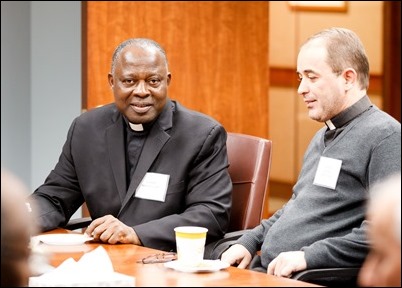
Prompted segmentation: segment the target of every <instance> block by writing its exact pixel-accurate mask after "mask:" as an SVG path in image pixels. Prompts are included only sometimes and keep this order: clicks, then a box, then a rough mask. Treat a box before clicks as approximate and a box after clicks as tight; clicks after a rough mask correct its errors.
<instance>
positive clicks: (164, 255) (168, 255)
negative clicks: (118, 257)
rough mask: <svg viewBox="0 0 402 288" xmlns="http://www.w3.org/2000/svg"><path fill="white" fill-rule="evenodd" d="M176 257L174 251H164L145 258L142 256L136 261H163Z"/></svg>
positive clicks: (148, 262)
mask: <svg viewBox="0 0 402 288" xmlns="http://www.w3.org/2000/svg"><path fill="white" fill-rule="evenodd" d="M176 259H177V255H176V253H175V252H166V253H158V254H152V255H149V256H147V257H145V258H142V259H141V260H138V261H137V263H143V264H152V263H165V262H169V261H173V260H176Z"/></svg>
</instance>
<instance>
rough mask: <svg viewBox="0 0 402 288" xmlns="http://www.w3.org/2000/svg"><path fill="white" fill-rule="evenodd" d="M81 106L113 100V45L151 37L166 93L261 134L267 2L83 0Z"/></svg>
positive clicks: (234, 127)
mask: <svg viewBox="0 0 402 288" xmlns="http://www.w3.org/2000/svg"><path fill="white" fill-rule="evenodd" d="M82 15H83V25H84V31H83V47H84V51H83V55H84V56H83V58H84V59H83V75H84V79H83V108H84V109H91V108H93V107H96V106H98V105H104V104H106V103H110V102H112V101H113V100H114V99H113V95H112V92H111V90H110V88H109V86H108V83H107V74H108V72H109V70H110V64H111V58H112V54H113V51H114V49H115V47H116V46H117V45H118V44H119V43H120V42H122V41H124V40H126V39H128V38H134V37H146V38H152V39H154V40H156V41H157V42H159V43H160V44H161V45H162V46H163V47H164V48H165V50H166V52H167V56H168V61H169V67H170V71H171V72H172V82H171V85H170V87H169V96H170V98H172V99H175V100H178V101H179V102H181V103H182V104H184V105H185V106H187V107H189V108H192V109H195V110H198V111H200V112H203V113H206V114H208V115H211V116H213V117H214V118H215V119H217V120H218V121H220V122H221V123H222V124H223V125H224V126H225V127H226V130H227V131H232V132H240V133H247V134H251V135H256V136H260V137H265V138H267V137H268V88H269V87H268V86H269V63H268V1H255V2H253V1H250V2H249V1H244V2H243V1H127V2H124V1H119V2H111V1H93V2H92V1H88V2H87V1H84V2H83V13H82Z"/></svg>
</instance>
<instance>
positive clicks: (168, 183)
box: [31, 38, 232, 251]
mask: <svg viewBox="0 0 402 288" xmlns="http://www.w3.org/2000/svg"><path fill="white" fill-rule="evenodd" d="M171 80H172V76H171V73H170V72H169V67H168V60H167V56H166V53H165V50H164V49H163V48H162V47H161V46H160V45H159V44H158V43H156V42H155V41H153V40H151V39H146V38H134V39H128V40H126V41H124V42H122V43H121V44H119V45H118V47H116V49H115V52H114V53H113V56H112V63H111V70H110V72H109V74H108V81H109V85H110V88H111V90H112V91H113V94H114V99H115V101H114V103H110V104H106V105H104V106H102V107H99V108H95V109H92V110H89V111H87V112H85V113H83V114H81V115H80V116H78V117H77V118H76V119H74V121H73V123H72V124H71V127H70V129H69V131H68V135H67V140H66V142H65V144H64V146H63V150H62V153H61V155H60V158H59V161H58V163H57V164H56V167H55V168H54V169H53V170H52V171H51V172H50V174H49V175H48V177H47V178H46V180H45V183H44V184H42V185H41V186H39V187H38V188H37V189H36V190H35V191H34V193H33V194H32V197H31V199H34V200H35V201H36V204H37V205H36V206H37V207H38V211H37V213H36V214H37V215H38V219H37V221H38V226H39V227H40V229H41V230H42V231H47V230H51V229H54V228H56V227H63V226H64V225H66V224H67V222H68V221H69V219H70V218H71V216H72V215H73V214H74V213H75V211H77V209H78V208H79V207H80V206H81V205H82V204H83V203H84V202H85V203H86V205H87V207H88V210H89V213H90V216H91V218H92V223H91V224H90V225H89V226H88V227H87V229H86V233H88V234H90V235H91V236H93V237H94V240H95V241H101V242H104V243H109V244H117V243H125V244H135V245H143V246H146V247H151V248H156V249H159V250H165V251H171V250H176V240H175V234H174V230H173V229H174V228H175V227H176V226H204V227H206V228H207V229H208V234H207V242H212V241H215V240H217V239H220V238H222V237H223V235H224V234H225V233H226V231H227V228H228V226H229V216H230V209H231V204H232V182H231V179H230V175H229V171H228V167H229V162H228V157H227V150H226V140H227V132H226V130H225V129H224V127H223V126H222V125H221V124H220V123H219V122H218V121H216V120H215V119H213V118H212V117H210V116H208V115H205V114H202V113H199V112H197V111H193V110H189V109H187V108H185V107H184V106H183V105H181V104H180V103H179V102H178V101H175V100H171V99H170V98H169V96H168V86H169V85H170V83H171Z"/></svg>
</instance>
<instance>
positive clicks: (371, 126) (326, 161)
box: [221, 27, 401, 277]
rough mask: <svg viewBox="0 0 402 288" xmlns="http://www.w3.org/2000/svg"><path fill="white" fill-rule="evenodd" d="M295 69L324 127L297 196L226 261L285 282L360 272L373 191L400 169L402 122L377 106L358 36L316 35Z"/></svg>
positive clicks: (345, 32) (339, 31) (312, 113)
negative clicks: (306, 273)
mask: <svg viewBox="0 0 402 288" xmlns="http://www.w3.org/2000/svg"><path fill="white" fill-rule="evenodd" d="M296 72H297V76H298V78H299V81H300V84H299V87H298V90H297V92H298V94H299V95H300V96H301V97H302V98H303V101H304V102H305V104H306V106H307V109H308V115H309V117H310V118H311V119H313V120H315V121H318V122H322V123H325V126H324V127H322V128H321V129H320V130H319V131H317V133H316V134H315V135H314V137H313V138H312V140H311V142H310V144H309V146H308V148H307V150H306V152H305V154H304V158H303V165H302V168H301V171H300V175H299V177H298V179H297V182H296V184H295V185H294V187H293V194H292V197H291V199H290V200H289V201H288V202H287V203H286V204H285V205H284V206H283V207H282V208H281V209H279V210H278V211H277V212H275V214H274V215H272V216H271V217H270V218H268V219H263V220H262V221H261V224H260V225H258V226H257V227H255V228H254V229H252V230H250V231H247V232H246V233H245V234H243V235H242V237H241V238H239V239H238V240H237V242H236V243H235V244H234V245H232V246H231V247H230V248H229V249H228V250H226V251H225V252H224V253H223V254H222V256H221V259H222V260H224V261H226V262H228V263H230V264H238V267H239V268H246V267H248V268H249V269H255V270H259V271H265V272H267V273H268V274H272V275H276V276H281V277H290V276H291V275H292V273H294V272H297V271H302V270H305V269H319V268H337V267H360V266H361V265H362V264H363V261H364V259H365V258H366V256H367V253H368V250H369V242H368V240H367V237H366V228H367V221H365V212H366V203H367V199H368V198H369V196H368V195H369V193H368V191H369V188H370V187H371V186H372V185H374V184H375V183H376V182H377V181H380V180H381V179H383V178H385V177H387V176H388V175H391V174H393V173H396V172H400V171H401V123H399V122H398V121H397V120H396V119H394V118H393V117H391V116H390V115H388V114H387V113H385V112H384V111H381V110H380V109H379V108H378V107H376V106H375V105H373V104H372V103H371V101H370V99H369V97H368V95H367V89H368V85H369V61H368V58H367V55H366V52H365V49H364V46H363V44H362V43H361V40H360V39H359V37H358V36H357V35H356V33H354V32H353V31H351V30H349V29H345V28H338V27H335V28H330V29H325V30H322V31H320V32H318V33H317V34H315V35H312V36H311V37H310V38H309V39H307V41H306V42H305V43H304V44H303V45H302V46H301V48H300V50H299V54H298V57H297V71H296ZM259 250H260V251H261V255H260V256H259V255H256V252H257V251H259ZM254 256H255V257H256V258H254V261H253V262H252V264H253V265H250V266H251V267H249V264H250V263H251V260H252V258H253V257H254ZM257 260H259V261H257Z"/></svg>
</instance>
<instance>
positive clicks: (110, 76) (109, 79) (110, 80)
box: [107, 73, 114, 89]
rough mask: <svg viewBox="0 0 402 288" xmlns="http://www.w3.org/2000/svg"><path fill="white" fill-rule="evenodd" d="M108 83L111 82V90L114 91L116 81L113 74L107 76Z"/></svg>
mask: <svg viewBox="0 0 402 288" xmlns="http://www.w3.org/2000/svg"><path fill="white" fill-rule="evenodd" d="M107 81H108V82H109V86H110V88H112V89H113V86H114V80H113V75H112V74H111V73H109V74H107Z"/></svg>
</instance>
